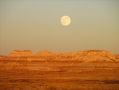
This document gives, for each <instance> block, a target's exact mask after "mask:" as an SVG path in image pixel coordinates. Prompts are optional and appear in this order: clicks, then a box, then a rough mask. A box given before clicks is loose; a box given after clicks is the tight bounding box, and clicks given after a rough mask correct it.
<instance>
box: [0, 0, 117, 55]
mask: <svg viewBox="0 0 119 90" xmlns="http://www.w3.org/2000/svg"><path fill="white" fill-rule="evenodd" d="M64 15H66V16H70V18H71V24H70V25H69V26H62V25H61V23H60V18H61V17H62V16H64ZM92 49H94V50H95V49H96V50H108V51H111V52H113V53H119V0H0V54H8V53H9V52H11V51H12V50H32V51H33V52H38V51H42V50H49V51H82V50H92Z"/></svg>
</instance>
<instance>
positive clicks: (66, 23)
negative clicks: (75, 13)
mask: <svg viewBox="0 0 119 90" xmlns="http://www.w3.org/2000/svg"><path fill="white" fill-rule="evenodd" d="M60 22H61V24H62V25H63V26H69V25H70V24H71V18H70V16H62V17H61V19H60Z"/></svg>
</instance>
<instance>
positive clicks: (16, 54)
mask: <svg viewBox="0 0 119 90" xmlns="http://www.w3.org/2000/svg"><path fill="white" fill-rule="evenodd" d="M9 56H13V57H21V56H23V57H28V56H33V54H32V51H30V50H13V51H12V52H11V53H10V54H9Z"/></svg>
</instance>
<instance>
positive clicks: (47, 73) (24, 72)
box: [0, 50, 119, 90]
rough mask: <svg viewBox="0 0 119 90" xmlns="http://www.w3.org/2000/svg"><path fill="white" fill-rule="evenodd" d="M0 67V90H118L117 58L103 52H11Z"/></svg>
mask: <svg viewBox="0 0 119 90" xmlns="http://www.w3.org/2000/svg"><path fill="white" fill-rule="evenodd" d="M0 67H1V68H0V90H119V55H118V54H113V53H111V52H109V51H106V50H87V51H75V52H49V51H41V52H38V53H36V54H33V53H32V51H30V50H14V51H12V52H11V53H10V54H9V55H6V56H3V55H1V56H0Z"/></svg>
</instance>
